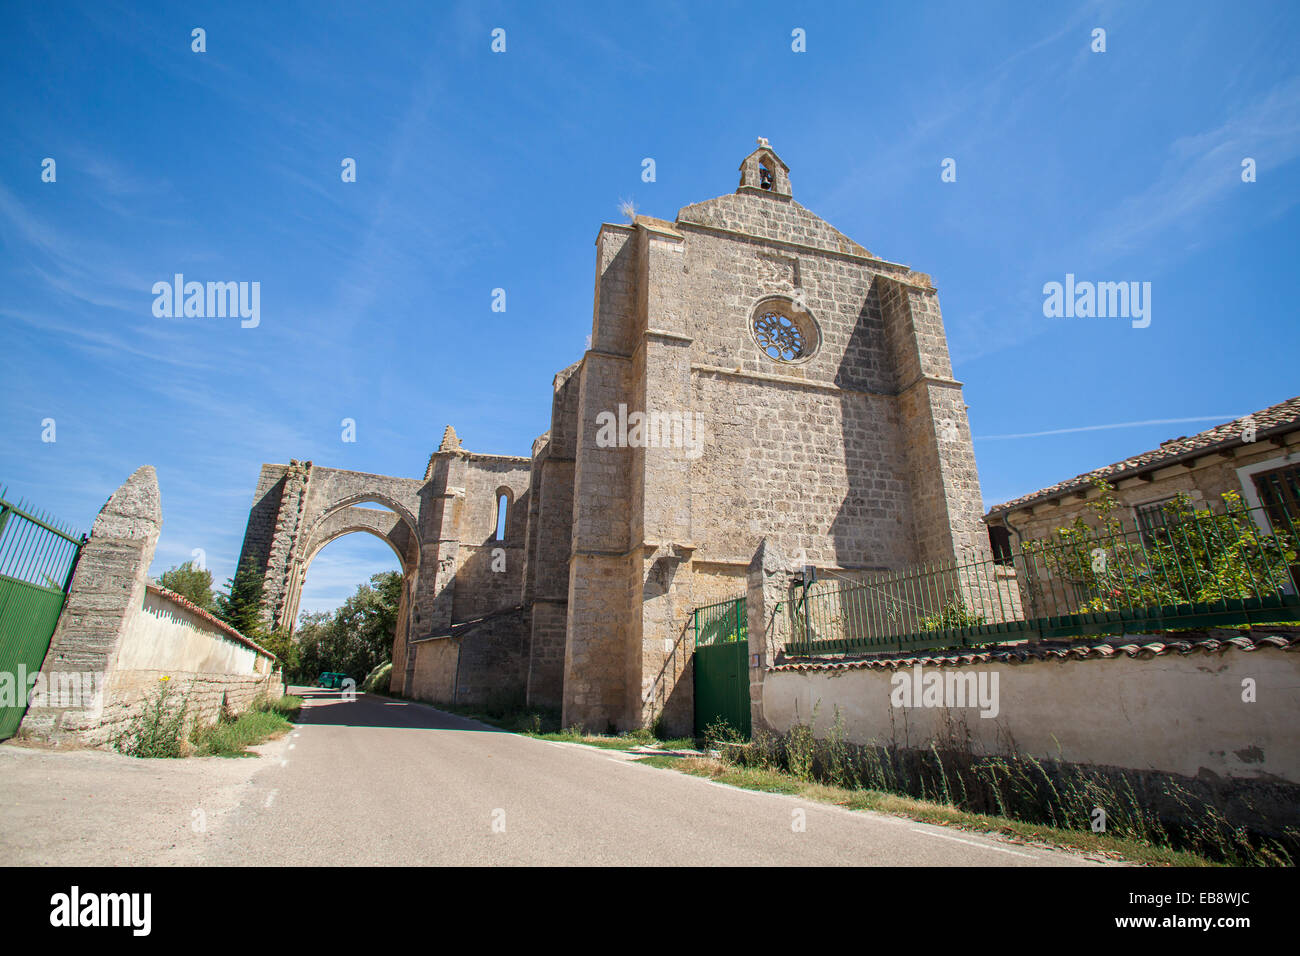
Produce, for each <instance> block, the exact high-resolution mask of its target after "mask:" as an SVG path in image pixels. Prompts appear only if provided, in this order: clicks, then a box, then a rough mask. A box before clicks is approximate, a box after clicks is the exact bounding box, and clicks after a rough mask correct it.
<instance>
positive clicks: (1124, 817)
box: [706, 708, 1300, 866]
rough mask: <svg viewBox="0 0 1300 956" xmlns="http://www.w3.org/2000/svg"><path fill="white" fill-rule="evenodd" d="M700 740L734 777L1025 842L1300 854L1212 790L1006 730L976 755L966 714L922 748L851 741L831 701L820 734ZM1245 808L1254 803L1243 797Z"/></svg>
mask: <svg viewBox="0 0 1300 956" xmlns="http://www.w3.org/2000/svg"><path fill="white" fill-rule="evenodd" d="M813 720H814V722H815V720H816V708H814V712H813ZM706 742H707V747H706V749H707V750H708V751H709V752H710V754H711V756H713V757H716V758H718V759H717V763H718V764H719V765H720V766H721V767H723V768H726V772H728V773H741V772H744V773H749V774H751V776H750V777H748V778H746V777H745V776H743V774H742V776H740V777H737V778H735V779H736V780H737V781H740V780H744V779H749V780H750V782H751V783H753V782H755V781H758V782H760V783H761V781H763V780H769V781H770V780H771V779H773V778H771V777H769V776H767V774H768V773H775V774H778V775H780V776H782V777H788V778H791V779H793V780H797V781H800V782H801V783H802V784H805V785H807V786H808V787H819V786H824V787H829V788H831V790H832V791H833V793H834V794H836V798H835V799H834V800H833V801H832V802H835V803H840V804H842V805H844V806H848V807H855V808H862V809H880V810H884V811H885V812H893V811H892V810H889V809H888V807H887V806H886V805H884V804H882V803H881V801H882V800H884V799H885V798H886V797H889V798H891V799H895V800H899V801H903V803H901V804H893V805H896V806H904V807H906V808H908V809H907V811H906V815H909V816H913V817H914V818H915V819H923V820H926V821H929V822H937V823H946V822H947V821H949V820H952V821H962V823H960V824H958V823H952V824H949V825H967V824H969V823H970V821H972V820H974V821H984V823H982V824H980V825H979V826H981V827H984V828H987V827H989V826H993V825H996V828H997V832H1014V833H1015V834H1017V835H1018V836H1019V838H1021V839H1027V840H1030V841H1033V840H1035V839H1038V838H1037V837H1034V836H1032V835H1030V836H1027V834H1047V835H1048V836H1047V837H1045V838H1043V841H1044V842H1047V843H1051V844H1054V845H1062V846H1071V847H1075V848H1080V849H1086V850H1090V849H1092V848H1098V849H1097V851H1096V852H1103V851H1104V849H1105V848H1106V847H1109V846H1112V845H1123V846H1124V847H1126V848H1127V849H1125V850H1124V851H1123V853H1124V855H1125V858H1126V859H1130V860H1135V861H1138V862H1148V863H1161V864H1167V865H1184V866H1191V865H1198V863H1199V864H1206V863H1226V864H1229V865H1233V866H1278V865H1281V866H1290V865H1293V861H1294V860H1295V859H1296V858H1297V857H1298V856H1300V851H1298V849H1297V848H1300V833H1297V832H1296V831H1295V830H1291V829H1288V830H1286V831H1285V832H1283V833H1282V834H1281V835H1280V836H1267V835H1264V834H1263V833H1256V832H1254V831H1253V830H1250V829H1248V823H1249V821H1248V820H1246V823H1245V824H1243V822H1242V821H1240V820H1239V821H1237V822H1235V823H1233V822H1230V821H1229V819H1228V818H1227V816H1226V813H1227V810H1226V808H1224V807H1220V806H1219V805H1218V801H1219V799H1220V798H1219V797H1217V796H1216V794H1215V793H1214V792H1213V791H1212V790H1209V789H1208V788H1207V787H1205V786H1203V785H1200V784H1198V782H1197V781H1178V780H1171V779H1164V778H1160V777H1151V776H1144V775H1142V774H1140V773H1136V772H1132V771H1126V770H1122V769H1119V768H1106V767H1091V766H1086V765H1079V764H1070V763H1068V762H1065V761H1063V760H1046V759H1040V758H1037V757H1035V756H1033V755H1031V754H1024V753H1020V752H1019V751H1018V750H1017V748H1016V746H1015V742H1014V740H1010V739H1009V738H1008V740H1007V741H1006V745H1005V749H1004V750H1003V751H1002V752H999V753H996V754H985V753H980V752H977V751H976V749H975V748H974V746H973V743H972V739H971V734H970V730H969V728H967V727H966V726H965V724H964V723H962V722H951V721H950V722H949V723H948V724H947V725H946V726H945V728H944V729H943V730H942V731H941V732H940V733H939V734H937V735H936V736H935V737H934V738H933V739H932V740H930V741H929V743H928V745H926V746H924V747H920V748H915V747H912V748H908V747H901V746H898V745H896V744H893V743H886V744H879V743H876V742H874V741H873V742H871V743H869V744H866V745H858V744H854V743H852V742H850V741H849V740H848V739H847V735H846V733H845V728H844V721H843V715H842V714H840V713H839V712H838V709H837V711H836V714H835V721H834V723H833V725H832V726H831V727H830V728H829V730H828V731H827V732H826V735H825V736H824V737H816V736H814V734H813V730H812V727H811V726H810V725H809V724H797V725H795V726H794V727H792V728H790V730H789V731H787V732H786V733H783V734H772V733H765V732H762V731H759V732H757V733H755V734H754V736H753V739H752V740H750V741H744V740H741V739H740V738H739V736H738V735H737V734H736V733H735V731H733V730H731V729H730V728H728V727H726V726H725V725H720V726H717V727H710V728H709V730H708V731H707V733H706ZM714 771H716V772H721V771H718V770H717V768H714ZM712 774H713V771H711V773H710V775H712ZM739 785H744V784H739ZM800 792H801V793H805V792H806V793H809V794H810V795H811V793H812V791H802V790H801V791H800ZM855 794H866V795H867V796H864V797H858V796H854V795H855ZM891 806H892V805H891ZM1244 809H1245V810H1246V811H1247V812H1249V811H1252V810H1253V805H1251V804H1250V803H1249V802H1247V803H1246V804H1245V807H1244ZM922 812H923V813H924V815H921V816H917V814H919V813H922ZM1238 813H1240V810H1238ZM945 814H955V815H956V816H945ZM1261 820H1262V817H1261ZM990 821H991V822H990ZM1096 823H1100V826H1097V827H1096V828H1094V824H1096ZM1007 827H1011V828H1013V829H1012V830H1011V831H1008V830H1007V829H1006V828H1007ZM1061 834H1072V835H1073V836H1072V837H1071V838H1070V839H1068V840H1067V839H1064V838H1063V837H1062V836H1061ZM1108 840H1118V841H1121V842H1120V844H1110V843H1108V842H1107V841H1108ZM1116 852H1118V851H1116Z"/></svg>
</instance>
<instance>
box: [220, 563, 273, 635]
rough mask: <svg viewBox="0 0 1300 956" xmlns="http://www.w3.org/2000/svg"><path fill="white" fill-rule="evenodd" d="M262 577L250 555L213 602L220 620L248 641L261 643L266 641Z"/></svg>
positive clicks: (262, 573) (262, 574)
mask: <svg viewBox="0 0 1300 956" xmlns="http://www.w3.org/2000/svg"><path fill="white" fill-rule="evenodd" d="M263 577H264V572H262V571H259V570H258V568H257V563H256V561H254V560H253V558H252V556H251V555H250V556H249V557H247V558H245V559H244V562H243V563H242V564H241V565H240V566H239V568H238V569H237V570H236V571H235V576H234V577H233V578H228V579H227V580H226V592H225V593H224V594H218V595H217V597H216V600H215V601H214V602H213V603H214V605H215V608H216V615H217V617H219V618H221V620H223V621H225V622H226V623H227V624H229V625H230V626H231V627H233V628H234V629H235V630H237V631H238V632H239V633H240V634H243V635H244V636H245V637H247V638H248V639H249V640H253V641H259V642H260V641H262V640H265V638H266V626H265V625H264V624H263V623H262V584H263Z"/></svg>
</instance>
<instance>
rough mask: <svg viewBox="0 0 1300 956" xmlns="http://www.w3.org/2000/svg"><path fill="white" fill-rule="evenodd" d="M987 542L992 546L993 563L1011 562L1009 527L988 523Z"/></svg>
mask: <svg viewBox="0 0 1300 956" xmlns="http://www.w3.org/2000/svg"><path fill="white" fill-rule="evenodd" d="M989 544H990V545H992V547H993V562H994V563H995V564H1011V563H1012V561H1013V560H1014V559H1013V558H1012V556H1011V529H1009V528H1006V527H1003V526H1002V525H998V524H991V525H989Z"/></svg>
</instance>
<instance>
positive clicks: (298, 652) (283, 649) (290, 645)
mask: <svg viewBox="0 0 1300 956" xmlns="http://www.w3.org/2000/svg"><path fill="white" fill-rule="evenodd" d="M261 644H262V646H263V647H265V648H266V649H267V650H268V651H270V652H271V653H272V654H274V655H275V656H276V657H278V658H280V663H281V665H282V666H283V667H284V676H285V679H286V680H289V679H292V678H294V677H296V676H298V672H299V669H300V668H301V666H302V649H301V647H299V645H298V641H297V640H296V639H295V638H294V635H292V634H290V633H289V632H288V631H286V630H285V629H284V628H282V627H277V628H276V629H275V630H274V631H272V632H271V633H270V634H268V635H266V637H264V638H262V641H261Z"/></svg>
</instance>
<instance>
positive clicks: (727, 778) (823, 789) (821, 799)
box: [637, 754, 1216, 866]
mask: <svg viewBox="0 0 1300 956" xmlns="http://www.w3.org/2000/svg"><path fill="white" fill-rule="evenodd" d="M637 762H638V763H644V764H648V765H650V766H652V767H660V768H663V769H667V770H676V771H679V772H681V773H687V774H690V775H691V776H694V777H704V778H706V779H709V780H714V781H716V782H718V783H725V784H728V785H730V786H733V787H740V788H742V789H745V790H761V791H763V792H765V793H780V794H787V795H790V796H797V797H802V798H803V799H805V800H813V801H816V802H818V803H829V804H834V805H836V806H841V807H847V808H848V809H850V810H874V811H876V812H879V813H888V814H891V815H893V816H900V817H907V818H909V819H912V820H919V821H921V822H922V823H933V824H937V825H939V826H946V827H953V828H956V829H961V830H968V831H970V832H975V833H991V834H998V835H1001V836H1004V837H1008V838H1010V839H1011V840H1013V841H1016V842H1020V843H1025V844H1029V845H1034V846H1045V847H1049V848H1066V849H1071V850H1077V851H1081V852H1084V853H1088V854H1090V855H1093V856H1097V857H1102V858H1105V859H1109V860H1114V861H1117V862H1118V861H1123V862H1132V863H1141V864H1145V865H1148V866H1214V865H1216V864H1214V863H1213V862H1212V861H1210V860H1208V859H1206V858H1205V857H1203V856H1200V855H1198V854H1195V853H1190V852H1187V851H1181V850H1173V849H1169V848H1167V847H1159V846H1151V845H1150V844H1147V843H1143V842H1141V841H1138V840H1131V839H1125V838H1123V837H1116V836H1110V835H1107V834H1103V833H1090V832H1083V831H1079V830H1066V829H1061V828H1059V827H1050V826H1042V825H1038V824H1032V823H1024V822H1021V821H1019V820H1011V819H1008V818H1005V817H997V816H990V815H988V814H980V813H967V812H966V811H964V810H958V809H956V808H955V807H951V806H946V805H944V804H940V803H935V802H933V801H929V800H918V799H915V798H913V797H904V796H900V795H898V794H895V793H884V792H882V791H879V790H857V789H849V788H847V787H837V786H831V785H829V784H824V783H815V782H811V781H807V780H801V779H799V778H798V777H796V776H794V775H792V774H789V773H785V772H783V771H780V770H773V769H771V768H766V767H750V766H736V765H734V764H730V763H726V762H724V761H722V760H718V759H716V758H712V757H675V756H671V755H668V754H664V755H662V756H660V755H657V754H655V755H650V756H646V757H640V758H638V761H637Z"/></svg>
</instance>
